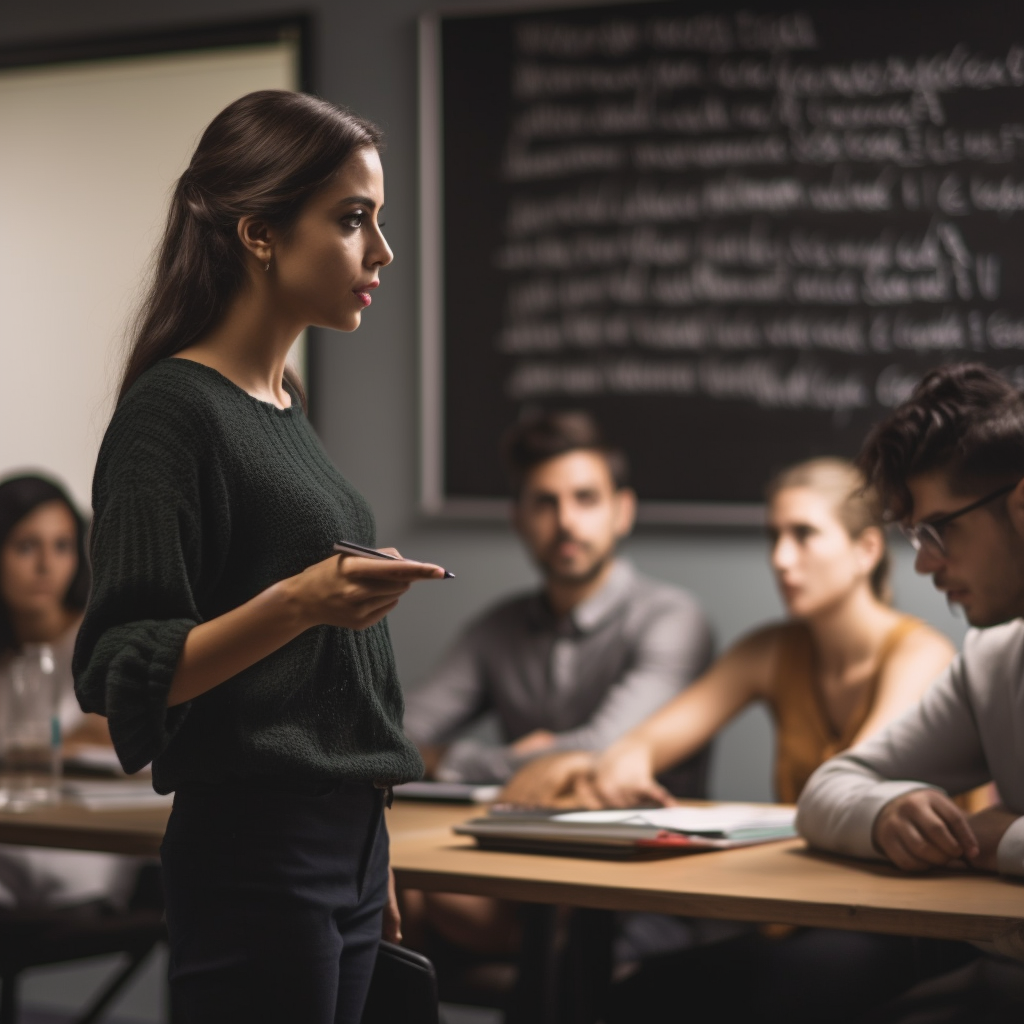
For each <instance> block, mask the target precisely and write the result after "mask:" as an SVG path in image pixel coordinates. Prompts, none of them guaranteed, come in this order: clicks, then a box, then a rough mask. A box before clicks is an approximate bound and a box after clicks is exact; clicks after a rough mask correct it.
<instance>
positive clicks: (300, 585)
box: [284, 548, 444, 629]
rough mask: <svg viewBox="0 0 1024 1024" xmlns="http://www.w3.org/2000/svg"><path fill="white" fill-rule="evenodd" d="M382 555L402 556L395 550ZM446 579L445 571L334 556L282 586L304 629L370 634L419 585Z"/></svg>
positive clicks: (408, 563) (421, 565)
mask: <svg viewBox="0 0 1024 1024" xmlns="http://www.w3.org/2000/svg"><path fill="white" fill-rule="evenodd" d="M381 551H383V552H384V553H386V554H389V555H398V552H397V551H396V550H395V549H394V548H381ZM399 557H401V556H400V555H399ZM443 578H444V569H442V568H441V567H440V566H438V565H430V564H429V563H427V562H413V561H409V560H408V559H403V560H402V561H400V562H392V561H385V560H384V559H378V558H362V557H360V556H359V555H332V556H331V557H330V558H325V559H324V560H323V561H322V562H317V563H316V564H315V565H311V566H310V567H309V568H308V569H305V570H303V571H302V572H300V573H299V574H298V575H297V576H293V577H291V579H289V580H285V581H284V586H285V587H286V589H287V591H288V594H289V597H290V599H291V600H292V601H293V602H295V604H296V606H297V608H298V614H299V616H300V618H301V620H302V621H303V622H304V623H305V624H306V627H305V628H308V627H309V626H342V627H344V628H345V629H366V628H367V627H368V626H372V625H373V624H374V623H376V622H380V620H381V619H383V618H384V616H385V615H387V614H388V612H390V611H392V610H393V609H394V607H395V605H397V604H398V599H399V598H400V597H401V596H402V595H403V594H404V593H405V592H406V591H407V590H408V589H409V587H411V586H412V584H413V583H415V582H417V580H439V579H443Z"/></svg>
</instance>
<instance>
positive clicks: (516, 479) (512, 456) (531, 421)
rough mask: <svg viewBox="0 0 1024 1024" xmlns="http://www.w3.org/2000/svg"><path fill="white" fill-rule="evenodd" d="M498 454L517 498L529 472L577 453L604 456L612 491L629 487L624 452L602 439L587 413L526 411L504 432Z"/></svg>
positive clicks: (591, 417)
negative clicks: (610, 477) (501, 458)
mask: <svg viewBox="0 0 1024 1024" xmlns="http://www.w3.org/2000/svg"><path fill="white" fill-rule="evenodd" d="M501 451H502V455H503V456H504V460H505V467H506V469H507V470H508V475H509V480H510V483H511V485H512V492H513V494H514V495H515V496H516V497H518V496H519V492H520V491H521V490H522V488H523V483H524V481H525V480H526V476H527V474H528V473H529V472H530V470H531V469H533V468H534V467H535V466H539V465H540V464H541V463H542V462H547V461H548V459H553V458H556V457H557V456H559V455H567V454H568V453H569V452H577V451H592V452H596V453H598V454H599V455H603V456H604V459H605V461H606V462H607V463H608V470H609V472H610V473H611V476H612V482H613V483H614V485H615V489H616V490H622V488H623V487H628V486H629V463H628V461H627V459H626V453H625V452H624V451H623V450H622V449H621V448H616V447H615V446H614V445H610V444H609V443H608V442H607V441H606V440H605V438H604V435H603V434H602V433H601V428H600V427H599V426H598V425H597V422H596V421H595V420H594V418H593V416H591V415H590V413H588V412H582V411H580V410H564V411H560V412H544V411H542V410H540V409H529V410H527V411H525V412H524V413H523V415H522V416H520V417H519V419H518V420H517V421H516V422H515V423H514V424H513V425H512V426H511V427H509V428H508V430H506V431H505V434H504V435H503V437H502V439H501Z"/></svg>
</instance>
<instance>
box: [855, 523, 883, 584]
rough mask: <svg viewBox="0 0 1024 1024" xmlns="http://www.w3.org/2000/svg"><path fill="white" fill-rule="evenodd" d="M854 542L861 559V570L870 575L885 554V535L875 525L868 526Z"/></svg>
mask: <svg viewBox="0 0 1024 1024" xmlns="http://www.w3.org/2000/svg"><path fill="white" fill-rule="evenodd" d="M854 544H855V546H856V548H857V552H858V556H859V558H860V560H861V571H862V572H863V573H864V575H865V576H870V575H871V574H872V573H873V572H874V571H875V568H876V567H877V565H878V563H879V562H880V561H881V560H882V557H883V556H884V555H885V536H884V535H883V533H882V531H881V530H880V529H879V528H878V527H877V526H868V527H867V528H865V529H864V530H862V531H861V534H860V536H859V537H857V538H856V539H855V540H854Z"/></svg>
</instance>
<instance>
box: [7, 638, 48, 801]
mask: <svg viewBox="0 0 1024 1024" xmlns="http://www.w3.org/2000/svg"><path fill="white" fill-rule="evenodd" d="M58 697H59V695H58V692H57V679H56V676H55V674H54V657H53V649H52V648H51V647H50V646H49V645H48V644H32V645H26V646H25V647H24V648H23V649H22V651H21V653H19V654H17V655H15V656H14V657H13V658H11V659H10V661H8V662H7V664H6V665H5V666H4V667H3V668H2V669H0V807H3V808H6V809H7V810H12V811H22V810H26V809H27V808H29V807H34V806H36V805H38V804H45V803H52V802H54V801H56V800H57V798H58V796H59V791H60V772H61V762H60V718H59V717H58V714H57V705H58Z"/></svg>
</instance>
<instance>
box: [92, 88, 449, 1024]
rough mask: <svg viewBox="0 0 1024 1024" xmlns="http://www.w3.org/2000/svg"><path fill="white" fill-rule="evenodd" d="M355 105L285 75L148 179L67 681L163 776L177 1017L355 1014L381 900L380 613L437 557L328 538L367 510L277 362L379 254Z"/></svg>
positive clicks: (351, 532) (361, 295) (337, 1017)
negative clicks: (147, 231)
mask: <svg viewBox="0 0 1024 1024" xmlns="http://www.w3.org/2000/svg"><path fill="white" fill-rule="evenodd" d="M380 141H381V136H380V133H379V131H378V129H377V128H376V127H374V126H373V125H372V124H370V123H369V122H367V121H364V120H362V119H361V118H358V117H356V116H354V115H352V114H350V113H347V112H345V111H342V110H339V109H338V108H336V107H334V106H332V105H331V104H329V103H327V102H325V101H323V100H319V99H315V98H313V97H310V96H304V95H301V94H296V93H288V92H278V91H265V92H257V93H252V94H250V95H248V96H245V97H243V98H242V99H240V100H238V101H236V102H235V103H232V104H231V105H230V106H229V107H227V108H226V109H225V110H223V111H222V112H221V113H220V114H218V115H217V117H216V118H214V120H213V121H212V122H211V124H210V125H209V127H208V128H207V129H206V131H205V132H204V134H203V136H202V138H201V139H200V141H199V145H198V147H197V149H196V151H195V154H194V155H193V157H192V160H191V163H190V164H189V166H188V168H187V169H186V171H185V173H184V174H183V175H182V176H181V178H180V179H179V181H178V182H177V185H176V187H175V189H174V192H173V196H172V199H171V208H170V214H169V218H168V222H167V227H166V231H165V234H164V239H163V242H162V245H161V248H160V252H159V256H158V260H157V265H156V271H155V280H154V282H153V286H152V290H151V293H150V295H149V298H148V300H147V303H146V305H145V307H144V309H143V311H142V314H141V316H140V318H139V323H138V328H137V331H136V334H135V339H134V344H133V347H132V349H131V352H130V355H129V357H128V361H127V366H126V370H125V374H124V379H123V381H122V384H121V389H120V393H119V396H118V402H117V407H116V409H115V412H114V415H113V418H112V420H111V423H110V425H109V427H108V429H107V433H106V436H105V438H104V440H103V445H102V447H101V450H100V455H99V460H98V462H97V466H96V476H95V481H94V488H93V502H94V509H95V523H94V532H93V543H92V554H93V566H94V588H93V594H92V597H91V599H90V602H89V606H88V609H87V611H86V617H85V622H84V624H83V627H82V631H81V633H80V635H79V641H78V645H77V648H76V651H75V677H76V687H77V692H78V695H79V699H80V701H81V703H82V706H83V707H84V708H86V709H87V710H91V711H97V712H100V713H101V714H105V715H106V716H107V718H108V721H109V723H110V731H111V735H112V737H113V740H114V745H115V747H116V749H117V752H118V754H119V756H120V758H121V762H122V764H123V765H124V767H125V769H126V770H127V771H137V770H138V769H139V768H141V767H142V766H143V765H144V764H146V763H147V762H149V761H152V762H153V783H154V787H155V788H156V789H157V790H158V791H159V792H163V793H166V792H170V791H172V790H173V791H174V792H175V802H174V809H173V811H172V814H171V819H170V822H169V825H168V829H167V834H166V837H165V839H164V844H163V848H162V863H163V869H164V879H165V887H166V897H167V921H168V929H169V933H170V944H171V966H170V974H171V991H172V998H173V999H174V1002H175V1005H176V1007H177V1009H178V1010H179V1011H180V1012H181V1014H182V1015H183V1016H184V1019H186V1020H188V1021H189V1022H193V1021H194V1022H207V1021H210V1022H214V1021H216V1022H218V1024H222V1022H223V1021H225V1020H258V1021H263V1020H267V1021H270V1020H273V1021H283V1020H294V1021H303V1022H304V1024H305V1022H309V1024H313V1022H325V1024H326V1022H328V1021H332V1022H333V1021H338V1022H340V1021H352V1022H357V1021H358V1020H359V1017H360V1014H361V1012H362V1005H363V1001H364V998H365V994H366V989H367V985H368V983H369V978H370V973H371V971H372V968H373V963H374V959H375V956H376V947H377V942H378V940H379V938H380V935H381V919H382V913H383V912H384V911H385V909H387V911H388V913H387V914H385V920H386V926H385V931H386V934H387V935H388V936H389V937H395V936H397V933H398V920H397V912H396V911H395V909H394V906H395V905H394V900H393V897H392V898H390V899H389V884H388V868H387V834H386V831H385V829H384V827H383V824H382V817H383V815H382V812H383V808H384V803H385V797H386V793H387V791H388V787H390V786H391V785H392V784H394V783H397V782H402V781H405V780H408V779H413V778H416V777H418V776H419V774H420V773H421V770H422V765H421V762H420V759H419V756H418V755H417V753H416V750H415V748H414V747H413V746H412V745H411V744H410V743H409V742H408V741H407V740H406V739H405V738H404V736H403V734H402V696H401V690H400V688H399V684H398V679H397V677H396V674H395V666H394V659H393V655H392V651H391V644H390V640H389V636H388V631H387V626H386V624H385V623H384V622H383V621H382V620H383V619H384V616H385V615H386V614H387V613H388V612H389V611H391V610H392V609H393V608H394V607H395V605H396V603H397V602H398V599H399V597H400V596H401V595H402V594H403V593H404V592H405V591H406V590H407V589H408V588H409V586H410V585H411V583H412V582H414V581H416V580H425V579H440V578H442V576H443V570H442V569H440V568H439V567H437V566H433V565H426V564H422V563H418V562H410V561H407V560H399V561H380V560H376V559H368V558H358V557H338V556H337V555H332V554H331V551H332V544H333V543H334V542H336V541H340V540H349V541H355V542H356V543H359V544H363V545H368V546H372V545H373V544H374V543H375V538H374V521H373V514H372V512H371V510H370V508H369V506H368V505H367V503H366V501H365V500H364V499H363V498H362V497H361V495H360V494H359V493H358V492H357V491H356V490H355V489H354V488H353V487H352V485H351V484H349V483H348V481H346V480H345V478H344V477H343V476H341V474H339V473H338V471H337V470H336V469H335V468H334V466H332V465H331V462H330V460H329V459H328V457H327V455H326V453H325V452H324V450H323V447H322V446H321V444H320V442H319V441H318V439H317V437H316V435H315V434H314V432H313V430H312V428H311V427H310V425H309V422H308V421H307V419H306V417H305V415H304V409H303V405H304V398H303V394H302V391H301V388H300V386H299V384H298V382H297V380H296V378H295V376H294V374H293V373H292V372H291V371H290V370H289V369H288V368H287V366H286V358H287V355H288V352H289V350H290V348H291V346H292V344H293V342H294V341H295V338H296V337H297V336H298V334H299V333H300V332H301V331H302V330H303V329H304V328H306V327H307V326H310V325H317V326H323V327H330V328H334V329H336V330H341V331H352V330H355V329H356V327H358V326H359V322H360V317H361V315H362V312H363V311H364V310H365V309H366V308H367V307H368V306H369V305H370V301H371V293H372V291H373V290H374V289H375V288H376V287H377V286H378V284H379V283H380V282H379V273H380V270H381V268H383V267H385V266H387V265H388V264H389V263H390V262H391V259H392V253H391V250H390V249H389V248H388V245H387V242H386V241H385V240H384V237H383V235H382V234H381V222H380V220H379V216H380V211H381V207H382V206H383V204H384V183H383V173H382V170H381V164H380V158H379V155H378V146H379V144H380Z"/></svg>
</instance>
